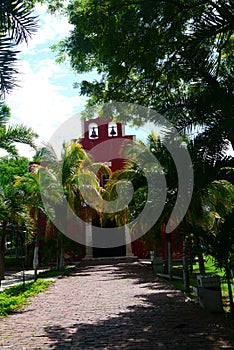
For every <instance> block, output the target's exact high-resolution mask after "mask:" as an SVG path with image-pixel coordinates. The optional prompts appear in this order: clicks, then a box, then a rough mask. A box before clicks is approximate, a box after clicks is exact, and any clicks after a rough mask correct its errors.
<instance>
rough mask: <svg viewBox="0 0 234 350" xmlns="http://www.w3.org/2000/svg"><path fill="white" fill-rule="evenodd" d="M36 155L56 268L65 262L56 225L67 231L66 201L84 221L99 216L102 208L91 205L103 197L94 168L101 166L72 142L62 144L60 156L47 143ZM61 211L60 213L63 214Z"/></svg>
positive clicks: (78, 145)
mask: <svg viewBox="0 0 234 350" xmlns="http://www.w3.org/2000/svg"><path fill="white" fill-rule="evenodd" d="M38 156H39V158H38V159H37V160H39V161H40V162H41V165H42V166H41V167H40V177H41V178H40V184H41V190H42V195H43V198H44V199H43V201H44V203H45V202H46V212H47V216H49V218H51V220H52V222H54V223H55V233H56V236H57V267H58V268H61V267H62V266H63V264H64V259H63V255H64V254H63V250H64V249H63V245H64V236H63V234H62V232H61V231H60V229H59V228H63V229H64V230H66V227H67V220H69V217H68V216H69V213H68V212H66V210H67V209H66V208H67V206H66V204H67V203H68V204H69V210H70V209H72V211H73V213H75V214H76V215H78V216H79V217H81V218H82V219H83V220H84V221H86V220H91V218H92V217H94V216H97V217H98V216H99V215H100V210H101V208H100V210H96V209H94V208H93V204H94V202H95V198H96V200H97V201H96V203H97V204H98V203H100V202H101V199H102V197H101V188H100V184H99V180H98V176H97V174H96V173H95V171H96V170H97V169H99V168H100V167H101V166H103V167H104V165H100V164H99V165H97V164H96V165H95V164H91V160H90V158H89V157H88V155H87V153H86V152H85V151H84V150H83V148H82V146H81V145H80V144H79V143H75V142H69V143H67V144H64V145H63V149H62V153H61V158H60V159H58V158H57V156H56V154H55V152H54V150H53V148H52V147H51V146H50V145H47V147H45V148H43V149H41V150H40V151H39V152H38ZM47 189H48V191H47ZM84 204H85V206H86V207H85V208H86V209H85V211H84ZM64 211H65V213H64ZM61 212H63V215H62V216H61ZM64 214H65V215H64ZM57 226H58V227H57Z"/></svg>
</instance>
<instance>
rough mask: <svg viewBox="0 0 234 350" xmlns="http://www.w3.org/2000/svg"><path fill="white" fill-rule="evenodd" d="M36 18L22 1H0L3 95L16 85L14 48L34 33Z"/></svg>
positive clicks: (0, 70) (0, 74)
mask: <svg viewBox="0 0 234 350" xmlns="http://www.w3.org/2000/svg"><path fill="white" fill-rule="evenodd" d="M36 29H37V22H36V17H35V16H33V15H32V13H31V11H30V10H29V7H28V3H27V2H26V1H24V0H16V1H11V0H2V1H1V4H0V81H1V86H0V91H1V93H2V94H3V95H4V94H5V93H6V92H9V91H11V90H12V89H13V88H14V86H15V85H16V81H15V77H14V76H15V74H16V73H17V69H16V65H15V63H16V61H17V53H18V51H16V50H15V47H16V46H17V45H18V44H19V43H21V42H23V41H25V42H26V43H27V42H28V39H29V37H31V35H32V34H33V33H34V32H35V31H36Z"/></svg>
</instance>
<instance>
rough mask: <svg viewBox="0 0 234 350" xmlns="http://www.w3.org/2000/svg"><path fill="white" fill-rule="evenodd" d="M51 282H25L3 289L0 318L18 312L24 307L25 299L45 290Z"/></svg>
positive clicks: (0, 294)
mask: <svg viewBox="0 0 234 350" xmlns="http://www.w3.org/2000/svg"><path fill="white" fill-rule="evenodd" d="M51 283H52V281H43V280H42V279H39V280H37V282H33V281H30V282H27V283H25V285H24V284H23V283H21V284H18V285H16V286H13V287H10V288H7V289H5V290H4V291H2V292H0V316H5V315H8V314H10V313H12V312H14V311H16V310H19V309H20V308H22V307H23V306H25V305H26V302H27V299H28V298H29V297H31V296H34V295H36V294H38V293H40V292H42V291H44V290H45V289H47V288H48V286H49V285H50V284H51Z"/></svg>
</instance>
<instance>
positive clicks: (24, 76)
mask: <svg viewBox="0 0 234 350" xmlns="http://www.w3.org/2000/svg"><path fill="white" fill-rule="evenodd" d="M36 14H37V15H38V16H39V29H38V31H37V32H36V34H34V35H33V37H32V39H29V41H28V45H26V44H25V43H24V44H22V45H20V46H19V50H20V51H21V53H20V54H19V56H18V57H19V59H20V60H19V62H18V71H19V72H20V74H19V75H18V76H17V78H18V80H19V82H18V84H19V87H17V88H15V89H14V90H13V91H12V93H11V94H9V95H7V97H6V103H7V104H8V106H9V107H10V109H11V124H17V123H20V124H24V125H25V126H28V127H31V128H32V129H33V130H34V131H35V132H36V133H38V135H39V138H38V141H37V144H38V146H40V145H42V144H43V143H44V142H45V143H46V142H48V141H49V139H50V137H51V136H52V134H53V133H54V131H55V130H56V129H57V128H58V127H59V126H60V125H61V124H62V123H63V122H64V121H66V120H67V119H68V118H70V117H72V116H73V115H75V114H76V113H79V112H81V111H82V110H83V109H84V107H85V103H86V98H85V97H84V96H79V91H78V90H77V89H74V88H73V84H74V83H75V82H80V81H81V80H83V79H86V80H93V78H94V77H95V75H94V74H93V73H92V74H82V75H77V74H75V73H74V72H73V71H72V70H71V68H70V66H69V63H67V64H63V65H61V64H57V63H56V62H55V53H53V52H52V50H51V49H50V47H51V45H53V44H55V43H57V42H58V41H59V40H60V39H63V38H64V37H66V36H67V35H68V33H69V30H70V29H71V26H70V25H69V24H68V23H67V20H66V18H64V17H58V16H57V17H56V16H55V15H53V16H52V15H50V14H49V13H47V11H46V7H45V6H42V5H38V6H37V8H36ZM77 136H78V135H77ZM20 153H21V155H25V156H28V157H30V155H33V154H34V151H32V150H31V151H29V148H28V147H27V146H26V147H20Z"/></svg>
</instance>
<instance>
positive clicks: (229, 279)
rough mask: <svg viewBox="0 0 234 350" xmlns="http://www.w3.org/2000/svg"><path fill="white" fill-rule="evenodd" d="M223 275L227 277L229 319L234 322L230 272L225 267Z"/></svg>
mask: <svg viewBox="0 0 234 350" xmlns="http://www.w3.org/2000/svg"><path fill="white" fill-rule="evenodd" d="M225 273H226V277H227V285H228V296H229V303H230V310H231V317H232V319H233V320H234V303H233V293H232V283H231V279H232V278H231V272H230V269H229V267H228V266H227V265H226V266H225Z"/></svg>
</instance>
